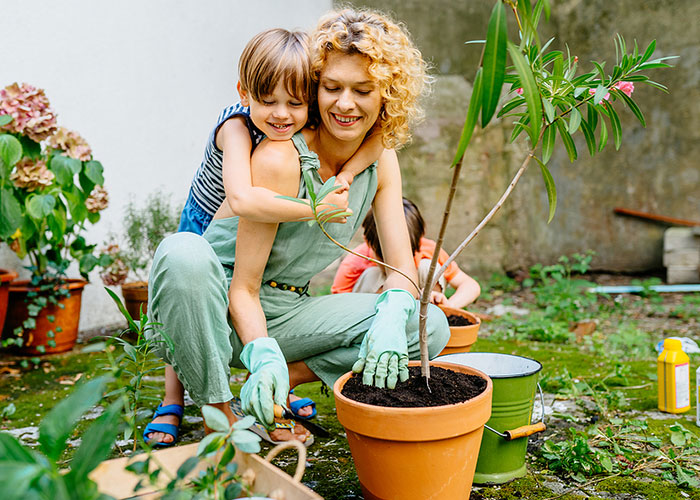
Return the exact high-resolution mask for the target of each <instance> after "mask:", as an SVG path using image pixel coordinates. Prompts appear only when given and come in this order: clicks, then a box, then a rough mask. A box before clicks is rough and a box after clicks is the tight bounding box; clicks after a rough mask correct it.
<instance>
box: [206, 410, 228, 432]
mask: <svg viewBox="0 0 700 500" xmlns="http://www.w3.org/2000/svg"><path fill="white" fill-rule="evenodd" d="M202 415H203V416H204V422H206V424H207V426H208V427H209V428H211V429H213V430H215V431H219V432H228V430H229V428H230V427H231V426H230V424H229V423H228V418H227V417H226V415H225V414H224V412H223V411H221V410H219V409H218V408H214V407H213V406H209V405H205V406H203V407H202Z"/></svg>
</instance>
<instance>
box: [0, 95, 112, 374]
mask: <svg viewBox="0 0 700 500" xmlns="http://www.w3.org/2000/svg"><path fill="white" fill-rule="evenodd" d="M102 171H103V168H102V165H101V164H100V162H98V161H96V160H94V159H93V157H92V150H91V149H90V146H89V145H88V144H87V142H85V140H84V139H83V138H82V137H80V136H79V135H78V134H77V133H75V132H72V131H69V130H67V129H65V128H63V127H58V126H57V123H56V115H55V113H54V112H53V110H52V109H51V107H50V104H49V101H48V99H47V98H46V95H45V94H44V91H43V90H41V89H37V88H35V87H32V86H31V85H28V84H21V85H19V84H17V83H13V84H12V85H9V86H7V87H5V88H4V89H2V90H0V190H1V194H2V196H1V199H2V203H0V241H2V242H4V243H7V244H8V245H9V246H10V248H11V249H12V250H13V251H14V252H15V253H16V254H17V256H18V257H19V258H21V259H25V258H26V259H27V261H28V266H27V269H28V270H29V271H30V273H31V278H30V279H29V280H24V281H19V282H18V281H15V282H13V283H12V284H11V285H10V290H9V291H10V293H9V295H10V304H9V312H8V316H7V319H6V322H5V327H4V330H3V340H2V344H3V346H8V345H14V346H15V347H16V348H18V349H19V350H20V352H24V353H27V354H43V353H47V352H60V351H65V350H67V349H70V348H71V347H72V346H73V344H74V343H75V338H76V337H77V329H78V319H79V316H80V294H81V293H82V288H83V286H85V284H86V283H87V281H86V280H87V276H88V273H89V272H90V270H92V269H93V268H94V267H95V266H96V265H98V264H102V265H106V264H107V263H108V261H109V258H108V257H106V256H98V255H96V252H95V245H90V244H88V243H87V242H86V240H85V238H84V236H83V234H84V233H85V231H86V230H87V225H88V224H94V223H96V222H97V221H99V220H100V211H102V210H104V209H105V208H106V207H107V202H108V197H107V192H106V191H105V189H104V188H103V187H102V185H103V184H104V177H103V175H102ZM71 264H75V265H77V267H78V272H79V273H80V275H81V276H82V277H83V278H84V279H83V280H68V278H67V276H66V275H67V271H68V268H69V266H71ZM66 301H68V303H67V304H66ZM64 337H65V338H64ZM34 361H35V362H38V358H34Z"/></svg>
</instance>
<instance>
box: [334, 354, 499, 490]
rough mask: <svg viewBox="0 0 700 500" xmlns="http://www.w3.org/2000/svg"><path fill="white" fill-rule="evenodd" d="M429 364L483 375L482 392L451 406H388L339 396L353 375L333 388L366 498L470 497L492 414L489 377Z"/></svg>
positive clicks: (452, 365) (457, 369)
mask: <svg viewBox="0 0 700 500" xmlns="http://www.w3.org/2000/svg"><path fill="white" fill-rule="evenodd" d="M410 364H411V365H412V366H416V365H418V364H419V363H418V362H411V363H410ZM431 366H440V367H442V368H447V369H450V370H454V371H457V372H462V373H469V374H472V375H477V376H479V377H483V378H484V379H486V380H487V382H488V383H487V385H486V389H485V390H484V392H483V393H481V394H480V395H478V396H476V397H475V398H473V399H470V400H469V401H465V402H463V403H458V404H453V405H445V406H434V407H428V408H388V407H383V406H372V405H368V404H364V403H359V402H357V401H353V400H351V399H349V398H346V397H345V396H343V395H342V394H341V393H340V391H341V390H342V388H343V386H344V385H345V383H346V382H347V381H348V380H349V379H350V376H351V375H352V374H351V373H346V374H345V375H343V376H342V377H341V378H339V379H338V380H337V381H336V383H335V385H334V386H333V393H334V394H335V405H336V409H337V412H338V420H339V421H340V423H341V424H342V425H343V427H345V431H346V434H347V438H348V443H349V444H350V451H351V452H352V456H353V460H354V461H355V469H356V470H357V476H358V478H359V479H360V484H361V485H362V491H363V493H364V498H365V499H366V500H379V499H381V500H388V499H396V500H399V499H400V500H412V499H415V500H458V499H459V500H464V499H468V498H469V494H470V491H471V486H472V480H473V478H474V470H475V468H476V461H477V457H478V456H479V446H480V444H481V437H482V434H483V432H484V424H485V423H486V421H487V420H488V419H489V417H490V416H491V393H492V387H493V386H492V384H491V379H489V378H488V377H487V376H486V375H485V374H483V373H482V372H480V371H478V370H475V369H474V368H470V367H467V366H461V365H457V364H453V363H445V362H440V361H433V362H431Z"/></svg>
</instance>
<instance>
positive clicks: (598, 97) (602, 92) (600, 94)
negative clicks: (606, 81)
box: [593, 85, 610, 104]
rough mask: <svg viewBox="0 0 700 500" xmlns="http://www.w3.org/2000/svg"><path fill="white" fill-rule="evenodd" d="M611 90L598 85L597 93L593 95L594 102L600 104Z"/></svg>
mask: <svg viewBox="0 0 700 500" xmlns="http://www.w3.org/2000/svg"><path fill="white" fill-rule="evenodd" d="M609 92H610V90H609V89H608V88H607V87H605V86H603V85H598V87H597V88H596V89H595V94H594V95H593V103H594V104H600V103H601V101H603V99H604V98H605V96H606V95H607V94H608V93H609Z"/></svg>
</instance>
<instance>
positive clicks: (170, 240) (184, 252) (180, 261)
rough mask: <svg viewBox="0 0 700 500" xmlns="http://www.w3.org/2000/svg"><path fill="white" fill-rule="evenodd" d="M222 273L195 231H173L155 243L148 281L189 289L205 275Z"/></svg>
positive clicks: (211, 253) (151, 283) (156, 285)
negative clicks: (156, 244) (158, 242)
mask: <svg viewBox="0 0 700 500" xmlns="http://www.w3.org/2000/svg"><path fill="white" fill-rule="evenodd" d="M221 273H222V271H221V266H220V264H219V261H218V259H217V258H216V254H214V251H213V250H212V248H211V246H210V245H209V242H207V240H205V239H204V238H203V237H202V236H200V235H198V234H194V233H175V234H172V235H170V236H168V237H167V238H165V239H163V241H161V242H160V245H158V248H157V249H156V252H155V255H154V256H153V265H152V266H151V273H150V277H149V284H150V285H151V286H152V287H154V288H158V287H162V286H167V287H168V288H183V289H192V288H196V286H195V285H196V284H197V283H202V282H204V281H206V280H207V279H208V278H211V277H214V276H215V277H216V278H220V276H219V275H220V274H221ZM212 274H213V275H214V276H212Z"/></svg>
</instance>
